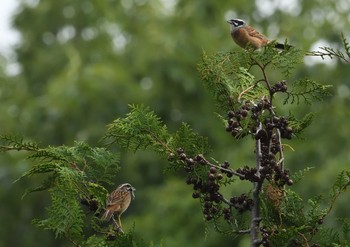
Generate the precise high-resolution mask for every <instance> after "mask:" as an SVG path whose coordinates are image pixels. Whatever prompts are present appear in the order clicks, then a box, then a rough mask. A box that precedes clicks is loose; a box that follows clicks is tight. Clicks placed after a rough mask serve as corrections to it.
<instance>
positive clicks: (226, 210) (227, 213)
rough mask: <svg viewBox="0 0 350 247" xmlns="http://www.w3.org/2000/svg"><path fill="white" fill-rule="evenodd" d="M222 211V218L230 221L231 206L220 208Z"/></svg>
mask: <svg viewBox="0 0 350 247" xmlns="http://www.w3.org/2000/svg"><path fill="white" fill-rule="evenodd" d="M222 213H223V214H224V219H225V220H226V221H228V222H230V221H231V218H232V212H231V208H224V209H223V210H222Z"/></svg>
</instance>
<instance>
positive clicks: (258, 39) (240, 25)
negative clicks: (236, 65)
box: [227, 19, 291, 50]
mask: <svg viewBox="0 0 350 247" xmlns="http://www.w3.org/2000/svg"><path fill="white" fill-rule="evenodd" d="M227 22H228V23H229V24H230V25H231V36H232V39H233V40H234V41H235V42H236V44H237V45H239V46H240V47H242V48H245V49H246V48H249V46H250V47H252V48H254V49H259V48H261V47H263V46H265V45H266V44H268V43H269V42H271V40H269V39H268V38H266V37H265V36H264V35H262V34H261V33H259V32H258V31H256V30H255V29H254V28H252V27H251V26H249V25H248V24H247V23H245V21H243V20H240V19H231V20H228V21H227ZM275 47H276V48H277V49H281V50H285V49H286V48H290V47H291V46H289V45H287V46H286V45H285V44H281V43H276V44H275Z"/></svg>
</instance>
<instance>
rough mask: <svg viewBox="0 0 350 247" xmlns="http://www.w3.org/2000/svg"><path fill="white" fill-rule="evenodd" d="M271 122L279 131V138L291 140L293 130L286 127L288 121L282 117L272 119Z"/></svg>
mask: <svg viewBox="0 0 350 247" xmlns="http://www.w3.org/2000/svg"><path fill="white" fill-rule="evenodd" d="M273 122H274V124H275V125H276V127H277V128H278V129H279V130H280V131H281V138H285V139H288V140H290V139H292V134H293V129H292V127H289V126H288V120H287V119H286V118H284V117H281V118H278V117H274V118H273Z"/></svg>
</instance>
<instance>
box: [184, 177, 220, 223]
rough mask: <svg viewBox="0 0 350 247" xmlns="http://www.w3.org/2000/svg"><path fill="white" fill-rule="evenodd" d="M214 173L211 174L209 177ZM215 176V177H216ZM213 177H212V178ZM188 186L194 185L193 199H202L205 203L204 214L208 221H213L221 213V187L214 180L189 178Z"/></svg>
mask: <svg viewBox="0 0 350 247" xmlns="http://www.w3.org/2000/svg"><path fill="white" fill-rule="evenodd" d="M211 174H213V173H209V176H210V175H211ZM214 176H215V175H214ZM210 177H211V176H210ZM186 182H187V184H192V185H193V189H194V190H195V192H193V194H192V197H193V198H201V200H202V201H203V214H204V217H205V219H206V220H208V221H209V220H211V219H213V217H214V216H215V215H216V214H217V213H218V212H219V204H220V203H221V199H222V195H221V194H220V193H219V189H220V186H219V185H218V184H217V183H216V182H215V178H214V179H208V180H206V181H203V180H201V179H200V178H196V177H188V178H187V181H186Z"/></svg>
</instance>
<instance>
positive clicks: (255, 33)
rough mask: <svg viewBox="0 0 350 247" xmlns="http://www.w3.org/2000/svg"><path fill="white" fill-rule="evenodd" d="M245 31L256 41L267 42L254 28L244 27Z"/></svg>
mask: <svg viewBox="0 0 350 247" xmlns="http://www.w3.org/2000/svg"><path fill="white" fill-rule="evenodd" d="M246 30H247V32H248V34H249V35H250V36H251V37H255V38H258V39H261V40H266V41H268V39H267V38H266V37H265V36H264V35H262V34H261V33H259V32H258V31H256V30H255V29H254V28H252V27H251V26H246Z"/></svg>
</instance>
